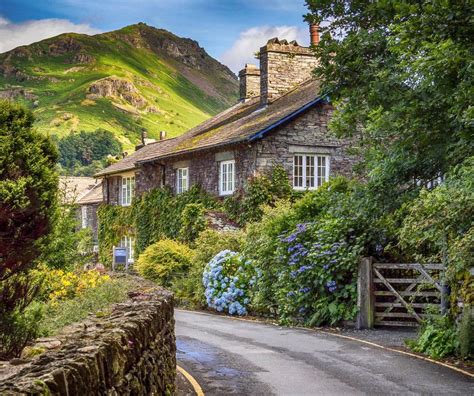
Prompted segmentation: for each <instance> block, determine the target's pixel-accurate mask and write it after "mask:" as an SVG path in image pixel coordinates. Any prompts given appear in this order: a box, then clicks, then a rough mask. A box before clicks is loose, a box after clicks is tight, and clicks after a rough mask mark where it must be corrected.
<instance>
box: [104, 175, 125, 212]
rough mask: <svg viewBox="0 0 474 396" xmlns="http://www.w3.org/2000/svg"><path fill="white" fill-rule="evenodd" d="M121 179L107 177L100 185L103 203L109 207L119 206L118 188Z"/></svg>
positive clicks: (118, 177)
mask: <svg viewBox="0 0 474 396" xmlns="http://www.w3.org/2000/svg"><path fill="white" fill-rule="evenodd" d="M121 182H122V178H121V177H120V176H108V177H106V178H105V179H104V181H103V183H102V196H103V198H104V202H105V203H108V204H110V205H119V204H120V186H121Z"/></svg>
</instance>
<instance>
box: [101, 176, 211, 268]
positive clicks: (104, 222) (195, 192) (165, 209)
mask: <svg viewBox="0 0 474 396" xmlns="http://www.w3.org/2000/svg"><path fill="white" fill-rule="evenodd" d="M189 204H200V205H201V206H202V207H203V208H204V209H218V208H219V206H220V204H219V202H218V201H217V200H216V199H215V198H213V197H212V196H211V195H209V194H208V193H206V192H205V191H204V190H203V189H202V188H201V187H200V186H197V185H195V186H192V187H191V188H190V189H189V190H188V191H186V192H184V193H182V194H178V195H174V194H173V193H172V191H171V190H170V189H168V188H158V189H154V190H151V191H149V192H146V193H143V194H142V195H141V196H139V197H135V199H134V200H133V203H132V206H130V207H121V206H111V205H103V206H101V207H100V209H99V211H98V218H99V232H98V237H99V257H100V259H101V262H102V263H104V264H108V265H110V264H111V259H112V258H111V252H112V247H113V246H117V245H118V244H119V242H120V239H121V238H122V236H124V235H129V236H134V237H135V256H136V257H138V255H139V254H140V253H141V252H143V251H144V250H145V249H146V248H147V247H148V246H150V245H151V244H153V243H155V242H157V241H159V240H160V239H163V238H169V239H178V237H179V235H180V230H181V228H182V226H183V211H184V210H185V208H186V207H187V205H189Z"/></svg>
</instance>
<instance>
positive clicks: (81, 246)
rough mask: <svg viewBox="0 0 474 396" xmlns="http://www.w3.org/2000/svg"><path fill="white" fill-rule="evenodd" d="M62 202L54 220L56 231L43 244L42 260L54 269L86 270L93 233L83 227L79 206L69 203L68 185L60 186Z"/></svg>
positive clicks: (52, 231) (89, 259) (52, 220)
mask: <svg viewBox="0 0 474 396" xmlns="http://www.w3.org/2000/svg"><path fill="white" fill-rule="evenodd" d="M58 201H59V204H58V205H57V207H56V209H55V211H54V213H53V215H52V217H51V222H52V224H53V227H52V230H51V232H50V233H49V234H48V236H47V237H46V238H44V240H43V241H42V249H41V250H42V252H41V256H40V258H39V261H40V262H41V263H44V264H46V265H47V266H48V267H50V268H63V269H66V268H68V269H76V268H82V267H83V266H84V265H85V264H88V263H90V261H91V259H92V231H91V229H90V228H79V227H80V224H79V219H78V215H77V213H78V207H77V206H76V205H72V204H67V203H65V202H66V186H65V185H64V186H60V189H59V198H58Z"/></svg>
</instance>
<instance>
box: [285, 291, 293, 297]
mask: <svg viewBox="0 0 474 396" xmlns="http://www.w3.org/2000/svg"><path fill="white" fill-rule="evenodd" d="M294 295H295V292H293V291H289V292H288V293H286V296H287V297H293V296H294Z"/></svg>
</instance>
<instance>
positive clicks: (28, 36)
mask: <svg viewBox="0 0 474 396" xmlns="http://www.w3.org/2000/svg"><path fill="white" fill-rule="evenodd" d="M61 33H85V34H96V33H100V31H99V30H97V29H95V28H93V27H91V26H90V25H88V24H82V23H80V24H76V23H73V22H71V21H69V20H67V19H40V20H37V21H26V22H21V23H13V22H10V21H9V20H7V19H5V18H3V17H1V16H0V53H2V52H6V51H8V50H11V49H13V48H16V47H18V46H20V45H27V44H31V43H34V42H36V41H41V40H44V39H46V38H48V37H53V36H57V35H58V34H61Z"/></svg>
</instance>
